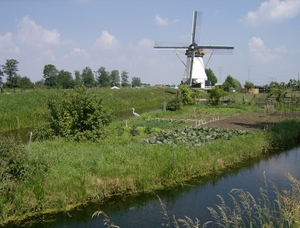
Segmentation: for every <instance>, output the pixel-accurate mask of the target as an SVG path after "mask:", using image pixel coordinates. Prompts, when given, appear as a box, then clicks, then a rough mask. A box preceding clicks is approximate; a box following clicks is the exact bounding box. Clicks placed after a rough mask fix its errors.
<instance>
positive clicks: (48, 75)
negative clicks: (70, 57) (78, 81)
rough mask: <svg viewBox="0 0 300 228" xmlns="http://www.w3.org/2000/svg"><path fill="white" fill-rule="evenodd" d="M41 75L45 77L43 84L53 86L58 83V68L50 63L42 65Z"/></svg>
mask: <svg viewBox="0 0 300 228" xmlns="http://www.w3.org/2000/svg"><path fill="white" fill-rule="evenodd" d="M43 77H44V79H45V86H48V87H51V88H55V87H56V86H57V85H58V70H57V69H56V67H55V66H54V65H52V64H47V65H45V66H44V70H43Z"/></svg>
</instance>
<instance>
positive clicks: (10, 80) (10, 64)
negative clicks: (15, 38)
mask: <svg viewBox="0 0 300 228" xmlns="http://www.w3.org/2000/svg"><path fill="white" fill-rule="evenodd" d="M18 63H19V62H18V61H17V60H15V59H7V60H6V63H5V65H2V68H3V72H4V73H5V74H6V76H7V78H6V85H7V87H9V88H13V87H16V86H17V84H16V81H17V78H16V77H17V71H18Z"/></svg>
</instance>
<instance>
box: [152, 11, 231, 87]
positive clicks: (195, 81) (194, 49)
mask: <svg viewBox="0 0 300 228" xmlns="http://www.w3.org/2000/svg"><path fill="white" fill-rule="evenodd" d="M201 19H202V13H201V12H198V11H194V16H193V21H192V34H191V43H190V44H174V43H166V42H155V45H154V48H155V49H174V50H177V49H184V50H185V55H186V56H187V61H186V64H185V71H184V75H183V78H182V83H186V84H189V85H190V86H194V85H200V86H201V88H205V81H206V80H207V76H206V73H205V66H204V63H203V56H204V55H205V54H206V53H210V54H211V55H210V57H211V56H212V54H227V53H231V52H232V50H233V49H234V47H233V46H223V45H199V38H200V26H201Z"/></svg>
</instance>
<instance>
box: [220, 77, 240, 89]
mask: <svg viewBox="0 0 300 228" xmlns="http://www.w3.org/2000/svg"><path fill="white" fill-rule="evenodd" d="M241 87H242V86H241V83H240V82H239V81H238V80H237V79H235V78H233V77H232V76H230V75H228V76H227V78H226V80H225V81H224V83H223V85H222V88H223V90H225V91H229V89H230V88H241Z"/></svg>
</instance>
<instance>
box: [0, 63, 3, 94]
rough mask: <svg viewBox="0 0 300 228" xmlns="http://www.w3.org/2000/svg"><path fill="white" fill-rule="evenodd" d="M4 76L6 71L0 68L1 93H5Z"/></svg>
mask: <svg viewBox="0 0 300 228" xmlns="http://www.w3.org/2000/svg"><path fill="white" fill-rule="evenodd" d="M3 76H4V72H3V71H2V69H1V68H0V89H1V93H3V92H4V91H3V80H2V77H3Z"/></svg>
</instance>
